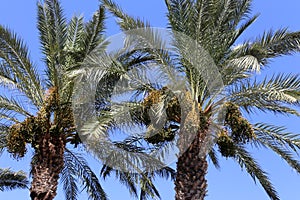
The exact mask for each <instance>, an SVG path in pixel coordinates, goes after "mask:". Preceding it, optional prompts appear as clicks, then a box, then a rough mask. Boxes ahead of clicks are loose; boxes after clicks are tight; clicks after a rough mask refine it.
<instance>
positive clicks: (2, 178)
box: [0, 168, 29, 191]
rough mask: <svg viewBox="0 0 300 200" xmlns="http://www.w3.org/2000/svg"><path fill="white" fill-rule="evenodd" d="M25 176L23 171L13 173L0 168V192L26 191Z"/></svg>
mask: <svg viewBox="0 0 300 200" xmlns="http://www.w3.org/2000/svg"><path fill="white" fill-rule="evenodd" d="M28 183H29V182H28V180H27V176H26V174H25V173H24V172H23V171H18V172H13V171H11V170H10V169H1V168H0V191H4V190H13V189H17V188H20V189H27V188H28V186H27V185H28Z"/></svg>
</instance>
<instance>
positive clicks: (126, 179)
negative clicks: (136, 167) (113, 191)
mask: <svg viewBox="0 0 300 200" xmlns="http://www.w3.org/2000/svg"><path fill="white" fill-rule="evenodd" d="M111 173H114V174H115V176H116V178H117V179H118V180H119V181H120V183H121V184H123V185H125V186H126V187H127V188H128V189H129V192H130V195H132V196H134V197H136V198H137V197H138V192H137V191H138V190H137V180H138V174H136V173H128V172H124V171H119V170H115V169H113V168H111V167H110V166H108V165H103V167H102V169H101V172H100V174H101V176H102V177H103V178H104V179H106V178H107V177H108V176H110V175H111Z"/></svg>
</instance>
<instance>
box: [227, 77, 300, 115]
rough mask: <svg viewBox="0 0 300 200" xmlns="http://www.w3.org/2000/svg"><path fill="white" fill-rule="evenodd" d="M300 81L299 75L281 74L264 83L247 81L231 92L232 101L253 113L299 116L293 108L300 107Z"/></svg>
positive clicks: (266, 79)
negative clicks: (257, 110)
mask: <svg viewBox="0 0 300 200" xmlns="http://www.w3.org/2000/svg"><path fill="white" fill-rule="evenodd" d="M299 89H300V79H299V76H298V75H292V74H287V75H284V74H279V75H276V76H275V75H274V76H272V77H271V78H267V77H266V78H265V79H264V80H263V81H257V80H254V81H252V80H249V79H248V80H245V81H243V82H241V83H240V84H238V85H237V86H235V87H233V88H232V89H231V90H230V97H229V98H230V100H231V101H232V102H234V103H236V104H237V105H239V106H241V107H242V108H244V109H245V110H246V111H251V109H252V108H253V107H256V108H258V109H259V110H262V111H266V110H270V111H273V112H274V113H282V114H293V115H299V113H298V111H297V110H295V109H294V108H293V107H292V106H293V105H299V99H300V93H299Z"/></svg>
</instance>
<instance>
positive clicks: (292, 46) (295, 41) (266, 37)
mask: <svg viewBox="0 0 300 200" xmlns="http://www.w3.org/2000/svg"><path fill="white" fill-rule="evenodd" d="M299 48H300V32H289V31H288V30H287V29H279V30H277V31H273V30H271V31H268V32H265V33H264V34H263V35H262V36H261V37H258V38H256V40H255V41H254V42H249V41H247V42H245V43H243V44H242V45H240V46H238V47H236V48H234V49H233V50H232V52H231V55H230V57H231V58H232V59H236V58H240V57H244V56H253V57H255V58H256V59H257V62H258V63H259V64H260V65H266V64H268V60H269V59H270V58H275V57H278V56H282V55H289V54H292V53H295V52H299V50H300V49H299Z"/></svg>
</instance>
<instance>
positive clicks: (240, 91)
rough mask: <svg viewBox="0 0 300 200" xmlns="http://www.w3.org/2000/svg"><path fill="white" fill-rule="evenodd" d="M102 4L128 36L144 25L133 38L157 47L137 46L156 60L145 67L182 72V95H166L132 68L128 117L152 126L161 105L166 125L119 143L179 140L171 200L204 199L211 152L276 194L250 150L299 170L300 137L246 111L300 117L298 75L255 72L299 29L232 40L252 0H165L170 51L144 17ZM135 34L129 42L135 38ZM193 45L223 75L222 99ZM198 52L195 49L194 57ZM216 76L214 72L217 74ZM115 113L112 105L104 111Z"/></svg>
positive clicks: (288, 45) (299, 45)
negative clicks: (270, 155) (273, 155)
mask: <svg viewBox="0 0 300 200" xmlns="http://www.w3.org/2000/svg"><path fill="white" fill-rule="evenodd" d="M102 2H103V4H104V5H105V7H106V8H107V9H108V10H109V11H110V12H111V13H113V14H114V15H115V16H116V17H117V18H118V24H119V25H120V27H121V29H122V30H123V31H124V32H125V34H129V35H130V31H132V30H135V29H139V30H142V31H140V32H139V31H136V32H135V35H136V36H138V37H136V38H138V39H140V40H139V42H137V43H143V44H145V46H147V44H146V43H148V44H150V45H148V46H147V47H151V44H152V47H153V46H156V47H161V48H160V49H155V48H154V49H153V48H152V49H151V48H146V49H142V48H140V50H136V49H139V47H141V46H137V47H136V48H135V53H136V58H139V59H140V58H141V57H143V58H145V60H146V61H148V62H149V61H152V63H155V65H154V66H156V68H150V67H149V68H148V69H147V70H148V71H147V72H148V73H149V72H151V70H157V66H158V65H162V68H163V70H162V71H163V72H164V73H167V74H168V69H170V68H171V69H173V70H175V71H178V73H179V74H180V75H181V76H184V77H185V79H184V80H185V81H186V82H185V83H183V85H187V86H188V87H187V88H186V91H185V92H184V93H182V95H183V97H182V96H181V97H180V96H176V95H175V94H173V96H172V95H171V96H170V95H169V93H170V92H171V91H170V88H168V87H166V86H165V87H163V86H162V85H159V84H158V83H157V84H155V81H153V80H152V82H151V81H148V82H146V83H147V84H143V82H145V79H144V80H142V78H141V77H143V75H144V74H145V71H143V72H142V73H138V71H137V72H136V74H132V76H131V80H132V81H135V82H139V84H140V87H139V88H136V93H135V97H139V98H132V99H134V100H136V101H137V102H135V104H134V105H137V106H136V108H135V109H136V110H135V111H132V110H131V112H130V113H131V117H132V118H133V119H130V121H132V120H133V121H136V122H138V123H137V124H138V125H140V127H146V128H147V130H149V129H151V126H152V125H153V123H150V122H151V119H150V116H149V114H147V112H151V115H152V118H153V115H154V116H155V117H156V118H155V119H157V121H159V119H160V118H162V117H161V116H160V115H162V112H158V111H161V110H166V115H165V118H166V123H165V124H164V125H163V128H162V129H161V131H159V132H158V133H156V134H155V135H151V134H150V135H149V134H147V133H149V131H148V132H146V133H145V134H144V135H142V136H141V135H140V137H133V138H130V139H127V140H126V141H125V142H123V143H125V144H131V145H133V144H136V141H139V142H140V143H139V144H147V145H154V146H155V147H156V148H163V147H164V146H166V145H168V144H169V143H174V140H175V139H176V138H177V143H176V144H177V148H178V150H179V153H178V160H177V170H176V172H177V174H176V180H175V191H176V197H175V199H176V200H187V199H189V200H190V199H199V200H200V199H204V198H205V196H206V194H207V180H206V173H207V167H208V163H207V159H208V158H210V159H211V160H212V163H213V164H214V165H215V166H217V167H218V166H219V164H218V159H217V152H219V153H220V154H221V156H223V157H226V158H231V159H233V160H234V161H236V162H237V163H238V164H239V165H240V167H241V168H242V169H245V170H246V172H247V173H249V174H250V176H251V177H252V178H253V179H254V181H258V182H259V183H260V184H261V186H262V187H263V188H264V190H265V191H266V193H267V194H268V196H269V197H270V199H273V200H277V199H279V196H278V194H277V192H276V190H275V188H274V187H273V185H272V183H271V181H270V180H269V178H268V176H267V173H266V172H265V171H264V170H263V169H262V168H261V167H260V166H259V163H258V162H257V161H256V160H255V159H254V158H253V156H252V155H251V153H249V151H248V150H247V149H248V148H250V147H255V148H257V149H260V148H261V147H267V148H269V149H271V150H272V151H274V152H275V153H276V154H278V155H279V156H280V157H281V158H282V159H283V160H284V161H286V162H287V163H288V164H289V165H290V166H291V167H292V168H294V169H295V170H296V171H297V172H298V173H300V163H299V161H298V160H297V159H296V158H295V157H294V153H295V152H296V153H297V152H299V148H300V136H299V135H297V134H294V133H290V132H287V131H286V129H285V128H283V127H281V126H276V125H272V124H267V123H263V122H257V123H250V122H249V120H247V119H246V118H245V117H244V116H243V115H244V113H250V114H251V113H253V112H256V111H262V112H270V113H274V114H285V115H293V116H299V115H300V113H299V112H298V111H297V107H298V106H299V99H300V78H299V76H298V75H297V74H274V75H272V76H268V77H265V78H263V79H261V78H258V77H256V76H255V75H256V74H257V73H259V72H260V71H261V70H265V69H266V66H268V65H269V64H270V61H271V60H272V59H274V58H276V57H279V56H283V55H289V54H293V53H295V52H299V50H300V32H290V31H288V29H280V30H270V31H266V32H264V33H262V35H260V36H258V37H256V38H255V39H253V40H247V41H245V42H243V43H241V44H237V41H238V39H239V38H240V36H241V34H242V33H243V32H244V31H245V30H246V29H247V28H248V27H249V26H250V25H251V24H252V23H253V22H254V21H255V20H256V19H257V17H258V16H257V15H254V16H251V15H250V13H251V3H252V0H166V1H165V3H166V6H167V10H168V13H167V16H168V20H169V26H168V28H169V30H170V32H173V33H174V35H175V36H174V38H172V39H173V42H174V43H173V47H174V49H175V51H176V53H177V55H172V54H170V53H168V51H167V50H166V49H167V48H166V47H165V46H164V43H163V42H162V41H164V39H163V36H161V35H159V34H157V33H155V31H153V30H151V29H150V28H149V27H150V25H149V23H148V22H144V21H142V20H140V19H138V18H134V17H131V16H129V15H127V14H126V13H124V12H123V11H122V9H121V8H120V7H119V6H118V5H117V4H116V3H114V2H113V1H111V0H102ZM128 31H129V33H128ZM178 33H179V35H180V34H182V35H185V36H186V37H187V38H190V40H192V41H194V43H193V44H191V43H190V42H187V41H189V40H185V41H181V39H182V37H178ZM176 35H177V36H176ZM136 38H135V39H136ZM135 39H131V40H134V41H136V40H135ZM127 42H128V41H127ZM133 43H134V42H133ZM153 44H155V45H153ZM138 45H141V44H138ZM192 45H194V46H192ZM197 45H198V46H197ZM195 47H197V48H199V49H201V48H203V49H204V50H205V52H207V53H208V54H209V56H210V58H211V59H212V60H213V62H214V65H215V66H216V69H217V72H218V73H217V74H214V75H217V76H220V78H221V80H222V84H223V85H222V94H224V93H225V94H226V98H222V99H221V100H220V99H218V98H216V96H215V93H212V92H211V88H210V84H214V81H213V79H212V78H211V77H210V79H209V80H206V79H205V78H207V77H205V76H204V77H203V74H201V73H199V71H201V70H199V69H201V65H202V64H203V63H201V62H194V60H193V59H191V58H190V57H189V53H190V52H192V51H193V48H195ZM199 52H203V51H199ZM193 56H195V55H193ZM201 56H202V55H198V57H197V55H196V59H197V58H201ZM121 57H122V56H121ZM152 66H153V65H152ZM118 67H119V69H120V70H119V72H118V74H119V77H122V76H121V75H120V74H122V73H120V72H124V70H125V71H126V67H127V66H126V67H124V66H123V67H120V66H119V65H117V66H116V67H115V68H114V69H116V68H118ZM143 67H144V66H143ZM206 69H207V68H206ZM105 70H107V69H105ZM140 71H142V70H140ZM155 72H157V71H155ZM146 74H147V73H146ZM170 76H171V75H170ZM217 76H216V77H213V78H215V79H218V77H217ZM126 78H128V74H126ZM120 79H121V78H120ZM171 93H172V92H171ZM141 94H143V95H142V97H141ZM132 99H131V103H132V101H133V100H132ZM180 102H181V103H180ZM182 102H183V103H182ZM132 105H133V104H132ZM132 105H131V108H133V107H132ZM153 106H154V107H155V106H161V107H159V108H160V109H158V111H157V112H153V110H152V111H151V110H150V108H151V107H153ZM183 107H184V108H183ZM139 109H140V110H139ZM218 109H221V110H223V111H224V115H223V119H224V120H223V121H222V123H219V122H218V121H217V120H216V118H214V116H215V111H216V110H218ZM118 113H119V112H115V111H114V112H111V113H109V115H110V116H111V115H115V114H118ZM217 122H218V123H217ZM123 123H125V122H123ZM106 125H107V124H106ZM211 127H214V128H213V129H211ZM186 139H188V140H190V142H189V146H187V147H186V145H185V142H184V140H186ZM129 141H130V142H129ZM141 141H143V142H141ZM203 152H204V153H203Z"/></svg>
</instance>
